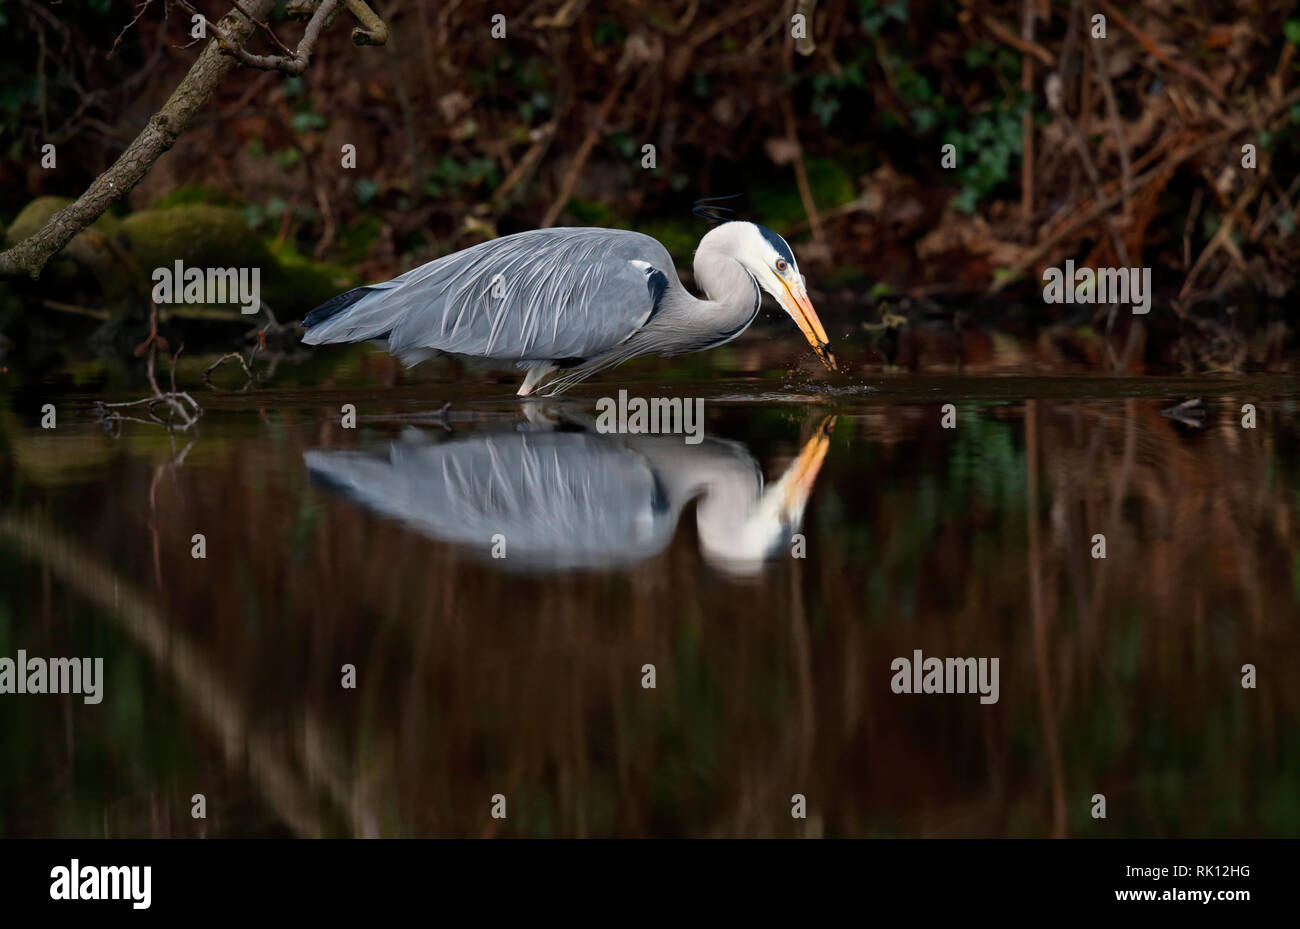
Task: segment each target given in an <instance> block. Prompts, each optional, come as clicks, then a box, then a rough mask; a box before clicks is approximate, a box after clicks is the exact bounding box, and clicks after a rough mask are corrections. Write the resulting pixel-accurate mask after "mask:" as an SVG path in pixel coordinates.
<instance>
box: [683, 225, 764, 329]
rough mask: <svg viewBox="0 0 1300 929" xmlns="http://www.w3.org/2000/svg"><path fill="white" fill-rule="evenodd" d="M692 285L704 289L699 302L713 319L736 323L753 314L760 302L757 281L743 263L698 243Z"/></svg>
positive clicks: (709, 246)
mask: <svg viewBox="0 0 1300 929" xmlns="http://www.w3.org/2000/svg"><path fill="white" fill-rule="evenodd" d="M695 284H696V286H697V287H699V288H700V290H702V291H704V300H703V301H702V302H704V303H706V304H710V306H709V307H708V309H709V310H710V313H711V315H714V316H715V318H719V319H723V318H731V319H734V320H735V321H736V323H737V324H739V323H740V322H741V321H743V320H745V319H748V318H750V317H752V316H753V315H754V313H755V311H756V309H757V305H758V301H759V292H758V284H757V283H755V282H754V278H753V277H752V276H751V275H750V273H749V272H748V271H746V270H745V268H744V266H743V265H742V264H741V263H740V262H739V261H737V260H736V259H735V258H733V257H731V256H730V255H728V254H727V253H726V252H724V251H722V250H720V249H718V248H714V247H711V243H709V242H707V241H705V242H702V243H700V248H699V250H698V251H697V252H696V253H695Z"/></svg>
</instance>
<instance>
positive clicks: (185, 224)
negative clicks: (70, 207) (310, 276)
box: [122, 205, 275, 275]
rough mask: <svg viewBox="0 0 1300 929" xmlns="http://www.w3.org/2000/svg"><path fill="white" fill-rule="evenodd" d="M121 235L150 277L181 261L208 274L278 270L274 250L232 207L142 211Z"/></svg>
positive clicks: (126, 221)
mask: <svg viewBox="0 0 1300 929" xmlns="http://www.w3.org/2000/svg"><path fill="white" fill-rule="evenodd" d="M122 231H123V233H124V234H125V235H126V237H127V240H128V242H129V245H130V249H131V252H132V254H134V255H135V257H136V260H137V261H139V262H140V266H141V267H142V268H144V269H145V271H146V273H148V272H149V271H151V270H152V269H153V268H158V267H164V266H170V265H172V264H174V263H175V262H176V261H177V260H180V261H183V262H184V263H185V264H186V265H193V266H195V267H205V268H229V267H239V268H263V269H267V268H269V267H271V266H272V265H274V264H275V258H274V257H273V256H272V255H271V252H270V249H268V248H267V247H266V244H265V243H264V242H263V241H262V240H261V238H259V237H258V235H257V234H256V233H255V232H253V231H252V230H251V229H249V228H248V225H247V224H246V223H245V222H244V217H243V214H242V213H240V212H239V211H238V210H235V209H232V208H230V207H222V206H206V205H192V206H176V207H171V208H169V209H163V210H142V211H140V212H139V213H133V214H131V215H130V216H128V217H127V218H126V219H124V220H122ZM265 273H266V271H265V270H264V271H263V275H265Z"/></svg>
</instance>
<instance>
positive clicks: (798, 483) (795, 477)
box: [781, 416, 835, 513]
mask: <svg viewBox="0 0 1300 929" xmlns="http://www.w3.org/2000/svg"><path fill="white" fill-rule="evenodd" d="M834 431H835V417H834V416H827V417H826V418H825V419H823V420H822V421H821V425H820V426H818V427H817V432H816V433H815V434H814V435H813V437H812V438H811V439H809V440H808V441H807V443H806V444H805V445H804V447H803V450H802V451H800V452H799V457H798V458H796V459H795V460H794V462H793V463H792V464H791V465H790V467H789V468H787V469H786V472H785V474H784V475H783V476H782V478H781V483H782V484H784V485H785V498H784V500H783V501H782V503H783V506H782V510H783V511H784V512H785V513H802V511H803V508H804V505H805V504H806V503H807V502H808V497H809V496H811V494H812V489H813V485H814V484H815V483H817V474H818V472H820V471H821V469H822V462H823V461H825V460H826V453H827V452H828V451H830V447H831V433H832V432H834Z"/></svg>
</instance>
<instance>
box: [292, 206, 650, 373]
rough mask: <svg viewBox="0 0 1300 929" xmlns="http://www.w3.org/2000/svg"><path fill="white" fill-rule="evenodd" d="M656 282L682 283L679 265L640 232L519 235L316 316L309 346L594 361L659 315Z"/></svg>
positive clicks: (341, 301) (338, 302) (356, 295)
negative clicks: (374, 343)
mask: <svg viewBox="0 0 1300 929" xmlns="http://www.w3.org/2000/svg"><path fill="white" fill-rule="evenodd" d="M634 262H635V263H634ZM655 272H667V273H672V259H671V257H670V256H669V255H668V252H667V251H666V250H665V249H664V247H663V246H662V245H660V244H659V243H658V242H657V241H655V240H654V239H652V238H650V237H649V236H645V235H642V234H640V233H637V232H629V231H625V230H619V229H599V228H577V229H564V228H562V229H538V230H534V231H531V232H521V233H518V234H516V235H511V236H506V237H504V238H500V239H493V240H492V241H490V242H484V243H482V244H480V245H475V246H473V247H472V248H467V249H465V250H464V251H460V252H455V253H454V254H451V255H447V256H445V257H443V258H439V259H436V260H434V261H431V262H429V263H428V264H425V265H422V266H420V267H418V268H415V269H413V270H411V271H407V272H406V273H405V274H402V275H400V276H399V277H395V278H393V280H391V281H387V282H385V283H383V284H375V285H372V286H370V287H365V288H359V289H358V291H355V292H353V293H352V294H347V295H344V296H343V297H338V298H335V300H334V301H331V302H330V304H326V305H325V307H322V308H321V311H325V312H321V311H316V312H314V313H313V314H312V315H309V316H308V318H307V320H306V324H307V325H308V327H309V328H308V332H307V335H306V336H305V337H304V339H303V341H305V342H308V343H310V344H321V343H325V342H354V341H360V340H364V339H378V338H385V337H386V338H387V339H388V350H389V351H390V352H392V353H393V354H394V355H400V356H402V357H404V358H412V359H415V360H419V359H420V358H421V357H425V356H427V355H428V354H429V352H430V350H437V351H443V352H450V353H457V354H465V355H475V356H479V357H483V358H499V359H509V360H516V361H522V360H538V361H542V360H553V359H575V360H577V359H588V358H592V357H594V356H597V355H600V354H601V353H603V352H606V351H609V350H610V349H612V348H613V347H614V346H616V345H618V344H619V343H621V342H623V341H624V340H626V339H627V338H628V337H630V336H631V335H632V334H633V333H635V332H636V331H637V330H638V329H639V328H640V327H642V326H643V325H645V323H646V321H647V320H648V319H649V318H650V316H652V315H653V313H654V311H655V308H656V304H657V300H658V298H659V297H660V296H662V294H663V291H664V288H665V286H666V284H665V282H664V279H663V277H662V275H656V274H655ZM345 298H346V299H345ZM340 307H341V308H340ZM313 316H315V320H313Z"/></svg>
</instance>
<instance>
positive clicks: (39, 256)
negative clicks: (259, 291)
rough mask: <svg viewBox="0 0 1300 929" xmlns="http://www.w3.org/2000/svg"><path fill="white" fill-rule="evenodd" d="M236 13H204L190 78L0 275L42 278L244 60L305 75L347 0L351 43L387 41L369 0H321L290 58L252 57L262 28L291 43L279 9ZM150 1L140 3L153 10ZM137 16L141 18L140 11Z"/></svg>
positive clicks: (13, 253) (265, 4)
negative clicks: (204, 31)
mask: <svg viewBox="0 0 1300 929" xmlns="http://www.w3.org/2000/svg"><path fill="white" fill-rule="evenodd" d="M232 2H234V5H235V9H233V10H231V11H230V12H229V13H227V14H226V15H225V16H224V17H222V19H221V22H220V23H214V22H212V21H211V20H209V19H207V17H204V22H205V23H207V25H208V28H209V29H210V30H211V34H212V36H213V39H212V40H211V41H210V42H209V43H208V44H207V46H206V47H205V48H204V49H203V51H202V52H201V53H200V54H199V57H198V60H197V61H195V62H194V65H193V66H192V67H191V68H190V70H189V72H188V73H187V74H186V75H185V78H184V79H183V80H182V81H181V83H180V84H179V85H178V86H177V88H176V89H175V90H174V91H173V92H172V95H171V97H169V98H168V100H167V102H166V103H165V104H163V107H162V109H160V110H159V111H158V112H157V113H155V114H154V115H153V117H152V118H151V119H150V120H149V122H148V124H146V126H145V127H144V130H143V131H141V133H140V134H139V135H138V136H136V138H135V140H134V141H133V142H132V143H131V144H130V145H129V146H127V149H126V151H124V152H123V153H122V154H121V156H120V157H119V158H118V159H117V161H115V162H114V163H113V166H112V167H111V168H109V169H108V170H107V171H105V172H104V173H103V174H101V175H100V176H99V177H97V178H95V180H94V181H93V182H91V184H90V186H89V187H88V188H86V191H85V193H83V194H82V195H81V196H80V197H78V198H77V200H76V202H75V203H73V204H71V205H70V206H68V207H66V208H64V209H62V210H59V211H58V212H57V213H55V214H54V215H53V216H51V217H50V219H49V222H47V223H46V225H45V226H44V228H42V229H41V230H40V231H39V232H36V233H35V234H33V235H31V236H29V237H28V238H26V239H24V240H23V241H21V242H19V243H17V244H15V245H13V246H12V247H11V248H9V249H8V250H6V251H4V252H0V278H5V277H18V276H20V275H22V274H29V275H31V276H32V277H39V276H40V273H41V271H42V270H43V269H44V268H45V265H46V264H47V263H48V262H49V260H50V259H51V258H52V257H54V256H55V255H57V254H58V253H59V252H60V251H62V250H63V247H64V246H66V245H67V244H68V243H69V242H70V241H72V238H73V236H75V235H76V234H77V233H78V232H81V231H82V230H83V229H85V228H86V227H87V226H89V225H90V224H91V223H93V222H94V221H95V220H97V219H98V218H99V217H100V216H101V215H103V213H104V211H105V210H107V209H108V208H109V207H110V206H112V205H113V204H114V203H116V202H117V201H118V200H121V199H122V198H123V197H125V196H126V195H127V194H128V193H129V192H130V191H131V190H132V189H133V188H134V187H135V185H136V184H138V183H140V180H141V179H142V178H143V177H144V176H145V174H146V173H148V171H149V169H150V168H151V167H153V164H154V162H155V161H157V160H158V159H159V158H160V157H162V155H163V153H164V152H166V151H167V150H168V149H170V148H171V147H172V146H173V145H174V144H175V143H176V140H177V139H178V138H179V137H180V136H181V134H182V133H184V132H185V131H186V130H187V129H188V128H189V127H190V124H191V122H192V121H193V119H194V116H195V114H196V113H197V112H198V111H199V110H200V109H202V108H203V106H204V105H205V104H207V102H208V100H210V99H211V98H212V94H213V93H214V92H215V91H216V89H217V86H218V85H219V84H220V83H221V81H222V80H224V79H225V77H226V76H227V75H228V74H229V73H230V72H231V71H233V70H234V69H235V68H236V67H237V66H238V65H240V64H243V65H247V66H248V67H252V68H261V69H263V70H274V71H282V72H284V73H286V74H294V75H297V74H302V72H303V71H304V70H306V68H307V64H308V62H309V61H310V60H311V53H312V50H313V49H314V48H315V46H316V42H317V40H318V39H319V38H320V35H321V32H322V31H323V30H324V28H325V25H326V23H327V22H328V21H329V18H330V16H331V15H332V14H333V13H334V12H335V11H336V10H337V9H338V7H339V4H340V3H341V2H346V4H347V8H348V10H349V11H350V12H351V13H352V15H353V16H355V17H356V18H357V20H358V21H359V22H360V23H361V26H360V27H358V28H357V29H355V30H353V33H352V41H353V42H354V43H356V44H357V45H382V44H383V43H384V42H386V41H387V40H388V27H387V25H386V24H385V23H384V21H383V20H382V19H380V18H379V17H378V16H377V15H376V14H375V13H374V11H373V10H371V9H370V7H369V6H368V5H367V4H366V3H365V2H364V0H320V2H319V4H318V5H317V6H316V8H315V10H314V11H313V12H312V14H311V20H310V21H309V22H308V23H307V28H306V30H305V31H304V33H303V37H302V41H300V42H299V43H298V48H297V49H296V50H295V51H294V52H293V53H292V54H290V55H287V56H285V55H254V54H252V53H251V52H249V51H247V50H246V49H245V48H244V43H245V42H247V41H248V40H249V39H251V38H252V37H253V35H254V34H255V33H256V32H257V30H259V29H260V30H262V31H264V32H266V33H267V34H269V35H270V36H271V39H272V40H273V41H274V42H275V44H276V45H278V46H280V48H282V49H285V51H286V52H287V51H288V47H287V46H286V45H284V43H283V42H281V41H280V39H279V38H277V37H276V35H275V32H274V31H273V30H272V29H271V27H270V26H269V25H268V24H267V22H266V18H267V16H268V15H269V14H270V12H271V10H272V8H273V7H274V6H275V0H232ZM177 3H179V4H180V5H181V6H183V7H185V8H186V9H188V10H190V11H191V12H194V13H195V15H199V16H202V15H203V14H201V13H199V12H198V11H197V10H195V9H194V7H193V6H191V5H190V4H189V3H188V2H187V0H177ZM147 6H148V3H147V2H146V3H145V4H144V6H143V7H142V8H141V10H140V12H141V13H143V11H144V8H147ZM137 18H138V16H137Z"/></svg>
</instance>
